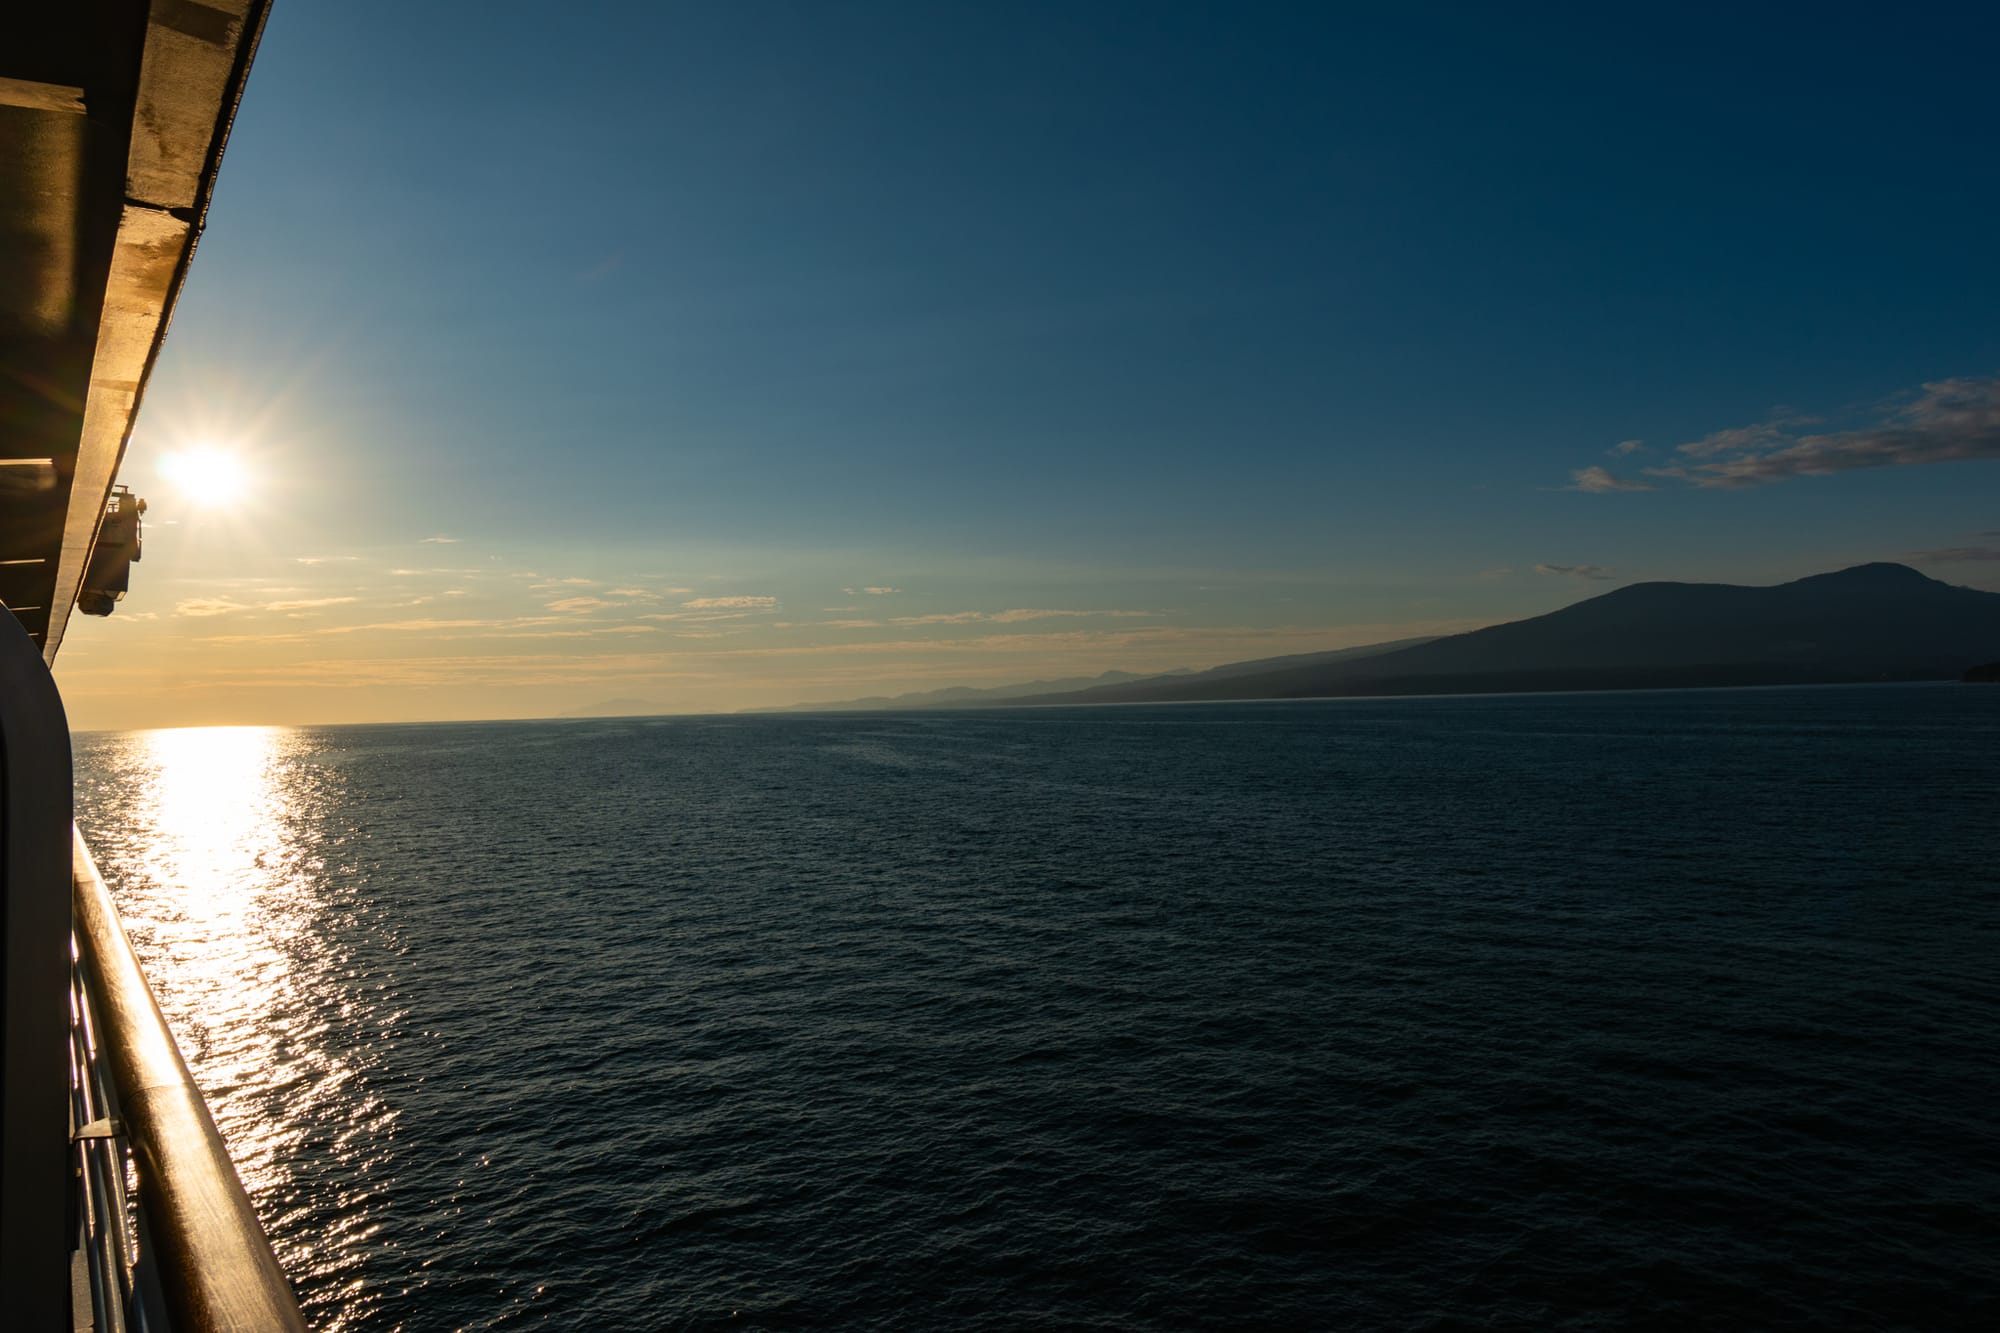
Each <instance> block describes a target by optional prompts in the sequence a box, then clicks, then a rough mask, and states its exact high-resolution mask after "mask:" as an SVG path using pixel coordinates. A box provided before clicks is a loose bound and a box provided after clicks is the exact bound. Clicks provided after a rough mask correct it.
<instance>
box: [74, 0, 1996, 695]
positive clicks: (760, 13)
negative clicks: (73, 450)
mask: <svg viewBox="0 0 2000 1333" xmlns="http://www.w3.org/2000/svg"><path fill="white" fill-rule="evenodd" d="M1996 36H2000V20H1996V19H1995V18H1994V17H1993V14H1992V11H1991V10H1989V9H1984V8H1981V7H1975V6H1969V5H1968V6H1960V7H1953V6H1921V7H1902V8H1897V9H1893V10H1891V9H1884V8H1881V7H1866V8H1864V7H1858V6H1857V7H1837V6H1821V7H1815V8H1814V9H1813V10H1812V11H1811V12H1810V13H1809V14H1808V13H1807V12H1805V11H1801V10H1799V9H1797V8H1796V7H1789V6H1769V7H1757V6H1742V5H1737V6H1728V7H1715V8H1695V7H1689V6H1674V7H1663V8H1660V9H1658V10H1653V11H1640V10H1629V11H1628V10H1627V9H1626V8H1624V7H1605V6H1590V7H1571V8H1556V7H1541V6H1505V7H1502V6H1488V5H1478V6H1444V5H1430V6H1397V7H1367V8H1362V7H1349V6H1335V5H1295V4H1294V5H1258V4H1235V5H1220V4H1216V5H1173V4H1166V3H1152V4H1132V5H1117V4H1097V3H1093V4H1076V3H1070V4H1007V5H970V4H941V3H934V4H908V5H902V4H852V5H834V4H803V3H801V4H757V3H729V4H700V5H681V4H629V5H628V4H598V5H592V4H577V5H568V6H548V5H537V6H518V5H507V4H490V5H480V6H476V7H475V6H464V7H459V8H457V9H453V8H452V7H449V6H402V5H384V4H343V5H310V4H302V3H281V4H279V5H278V6H277V7H276V12H275V13H274V15H273V17H272V19H271V22H270V26H269V29H268V31H267V34H266V37H265V41H264V44H263V48H262V50H261V51H260V53H259V56H258V61H257V65H256V68H255V70H254V72H253V74H252V78H251V82H250V88H249V91H248V94H247V96H246V97H245V99H244V103H243V107H242V111H241V114H240V116H239V119H238V122H237V127H236V131H235V134H234V136H233V138H232V140H231V142H230V145H229V150H228V156H227V158H226V160H225V163H224V168H223V173H222V181H221V185H220V187H219V189H218V192H217V196H216V201H215V205H214V209H213V212H212V215H211V219H210V225H209V230H208V233H207V235H206V237H205V238H204V240H203V241H202V244H201V247H200V250H199V251H198V254H197V258H196V262H195V266H194V269H193V273H192V276H191V279H190V282H189V285H188V288H187V291H186V294H185V296H184V298H183V301H182V304H181V307H180V310H179V312H178V314H177V316H176V319H175V323H174V328H173V331H172V335H171V336H170V338H169V340H168V343H167V346H166V350H165V352H164V354H163V356H162V358H161V361H160V364H159V368H158V371H157V375H156V378H155V381H154V385H153V388H152V390H151V393H150V395H149V398H148V401H147V405H146V409H145V412H144V413H143V415H142V417H141V422H140V426H139V429H138V432H137V433H136V435H135V438H134V442H133V448H132V453H131V456H130V459H129V461H128V465H127V469H126V479H127V480H130V481H132V482H134V484H135V485H136V486H137V487H138V488H139V489H140V490H141V491H142V492H143V493H145V494H147V495H148V497H149V499H150V500H152V503H153V510H152V513H151V515H150V526H149V529H148V546H147V556H146V560H145V562H144V563H143V564H142V566H141V567H140V569H139V570H138V571H136V576H135V582H134V592H133V594H132V596H131V598H130V599H128V601H127V603H126V605H125V606H124V607H123V608H121V610H120V612H119V614H118V616H116V617H114V618H113V619H112V620H110V621H107V622H101V623H100V622H96V621H91V622H83V623H80V624H78V625H77V626H76V627H75V628H74V629H73V631H72V633H71V636H70V638H69V640H68V641H67V642H66V644H65V647H64V650H63V653H62V661H61V666H60V668H59V675H62V676H63V677H64V680H65V690H66V692H67V694H68V696H69V697H70V699H71V704H72V709H73V710H74V711H76V712H78V713H79V717H78V718H77V721H78V723H79V725H91V724H92V723H93V722H95V723H96V724H99V725H143V724H146V723H148V722H152V721H163V722H164V721H314V720H329V721H331V720H364V719H368V718H378V717H379V718H406V717H407V718H414V717H456V716H506V715H525V714H535V713H548V712H558V711H562V710H563V709H564V708H568V707H576V706H580V705H583V704H588V703H590V702H592V701H593V700H595V699H597V698H601V697H605V696H606V695H615V696H620V697H634V698H642V699H646V700H649V701H651V702H655V703H657V704H658V705H659V706H660V707H662V708H671V709H676V710H679V709H688V710H705V709H716V708H730V707H737V706H743V705H746V704H755V703H775V702H787V701H790V700H793V699H801V698H825V699H832V698H840V697H849V696H851V695H854V694H860V693H871V692H876V691H877V690H878V689H886V690H891V691H893V690H898V689H919V688H925V687H928V686H930V685H934V684H945V683H973V684H981V683H998V682H1000V681H1003V680H1011V679H1022V678H1027V677H1032V676H1035V675H1037V674H1069V673H1071V672H1083V671H1098V670H1103V669H1107V668H1113V667H1118V668H1126V669H1135V670H1140V669H1154V668H1166V667H1172V666H1182V665H1195V666H1199V665H1208V664H1212V663H1214V662H1219V661H1223V660H1229V659H1231V658H1238V657H1247V656H1260V655H1267V654H1268V653H1275V652H1289V651H1301V650H1304V649H1306V648H1311V647H1315V646H1339V645H1341V644H1345V643H1355V642H1363V641H1366V640H1368V639H1369V638H1370V637H1375V638H1389V637H1396V636H1397V635H1398V634H1400V633H1402V632H1405V631H1408V632H1427V631H1435V630H1438V629H1449V628H1465V627H1470V626H1472V625H1475V624H1480V623H1488V622H1491V621H1494V620H1500V619H1509V618H1514V617H1518V616H1522V615H1529V614H1536V613H1539V612H1541V611H1545V610H1549V609H1552V608H1553V607H1555V606H1558V605H1562V604H1564V603H1566V602H1568V601H1571V600H1574V599H1575V598H1577V597H1579V596H1582V595H1587V594H1589V593H1592V592H1597V591H1602V590H1603V589H1605V588H1608V587H1612V586H1616V584H1617V583H1619V582H1624V581H1630V580H1635V579H1645V578H1686V579H1720V580H1730V581H1741V582H1772V581H1777V580H1780V579H1783V578H1787V577H1792V576H1796V575H1799V574H1804V573H1809V572H1814V571H1817V570H1820V569H1825V568H1831V567H1835V566H1838V565H1841V564H1848V563H1854V562H1858V561H1861V560H1867V559H1882V558H1907V557H1913V556H1917V555H1920V554H1921V553H1924V552H1940V551H1949V550H1957V551H1958V552H1959V554H1960V555H1961V556H1964V555H1967V554H1978V553H1981V552H1991V553H1994V554H2000V549H1996V548H2000V539H1995V538H1994V537H1993V536H1992V535H1991V534H1992V533H1993V531H1994V530H1995V529H2000V504H1996V503H1995V499H1996V494H2000V490H1996V481H2000V469H1996V466H1995V462H1994V460H1995V458H1996V457H2000V381H1996V378H1995V377H1996V376H2000V322H1996V321H1995V320H1994V318H1993V310H1994V308H1995V297H1996V295H2000V247H1996V246H1995V245H1994V244H1993V241H1992V236H1991V233H1992V227H1993V218H1994V217H1995V216H1996V213H2000V209H1996V204H2000V184H1996V180H1995V174H1994V173H1993V172H1992V171H1991V170H1990V167H1989V166H1988V159H1989V157H1990V155H1991V146H1992V143H1993V142H1994V137H1995V131H1996V129H2000V126H1996V123H1995V122H1996V115H1995V111H1994V99H1993V98H1992V96H1991V80H1990V69H1989V68H1988V67H1987V55H1988V53H1990V51H1991V50H1992V47H1993V40H1994V38H1995V37H1996ZM1939 384H1942V385H1945V386H1946V387H1945V388H1943V389H1941V390H1932V391H1928V392H1927V391H1926V390H1925V389H1924V387H1923V386H1925V385H1939ZM1730 432H1735V433H1733V434H1732V433H1730ZM1632 441H1636V442H1639V443H1638V444H1636V445H1629V446H1626V447H1625V449H1624V450H1623V451H1622V452H1621V451H1620V446H1621V444H1624V442H1632ZM202 442H207V443H212V444H214V445H216V446H217V447H221V448H225V449H229V450H232V451H235V452H238V453H240V454H242V455H243V456H244V457H245V459H246V460H247V461H248V463H249V465H250V466H251V467H252V468H253V470H254V471H255V473H256V476H257V488H256V492H255V497H254V503H252V504H250V505H248V506H245V507H243V508H241V509H238V510H235V511H228V512H222V511H216V510H205V509H201V508H199V507H197V506H196V505H194V504H192V503H190V502H186V501H184V500H180V499H178V498H177V497H176V496H175V495H174V493H173V492H172V489H171V487H170V486H169V485H167V484H166V483H165V482H163V481H162V480H160V478H159V476H158V468H159V463H160V460H162V459H164V458H165V457H166V456H167V455H169V454H171V453H173V452H175V451H177V450H185V449H186V448H188V447H189V446H190V445H193V444H197V443H202ZM1704 442H1706V443H1704ZM1689 445H1694V446H1696V448H1694V449H1686V448H1684V447H1683V446H1689ZM1926 460H1930V461H1926ZM1864 464H1865V465H1864ZM1588 469H1602V470H1603V471H1602V472H1601V473H1599V472H1591V471H1588ZM1724 482H1726V483H1731V484H1718V483H1724ZM1697 483H1703V484H1697ZM1579 484H1581V486H1582V487H1583V488H1582V489H1578V488H1577V487H1578V486H1579ZM1639 486H1645V487H1650V489H1645V490H1639V489H1620V488H1626V487H1639ZM1982 534H1985V535H1983V536H1982ZM440 537H443V538H450V539H451V540H450V541H426V540H425V539H427V538H440ZM446 557H448V558H446ZM1538 566H1541V567H1544V569H1546V570H1570V571H1582V572H1570V573H1560V572H1558V573H1550V572H1542V573H1537V572H1536V570H1537V567H1538ZM1925 567H1926V569H1927V570H1928V571H1929V572H1931V573H1933V574H1935V575H1937V576H1939V577H1943V578H1946V579H1948V580H1950V581H1953V582H1965V583H1972V584H1976V585H1981V586H1989V587H1994V586H2000V562H1996V561H1994V560H1992V559H1962V558H1961V559H1954V560H1939V559H1935V558H1933V559H1932V560H1930V562H1929V563H1927V564H1926V565H1925ZM397 571H403V572H400V573H399V572H397ZM868 587H877V588H889V589H894V590H895V591H894V592H883V593H873V594H870V593H865V592H857V593H851V594H850V593H845V592H842V591H841V590H842V589H844V588H857V589H858V588H868ZM614 590H623V593H622V594H621V595H616V596H613V595H607V594H610V593H612V592H613V591H614ZM676 590H678V591H676ZM336 599H343V600H336ZM730 599H734V600H735V602H736V603H738V604H733V605H727V606H723V605H716V606H691V605H689V604H690V603H701V602H716V601H727V600H730ZM314 602H316V603H319V604H318V605H315V606H306V605H303V604H305V603H314ZM557 603H563V604H567V607H566V609H560V610H558V609H552V605H553V604H557ZM586 603H588V604H587V605H586ZM442 606H449V607H450V608H452V611H453V613H452V614H451V615H443V614H440V613H439V608H440V607H442ZM279 608H282V609H279ZM855 608H859V609H855ZM1012 612H1049V613H1056V612H1061V613H1063V614H1061V615H1055V614H1050V615H1047V616H1042V617H1039V618H1038V617H1034V616H1025V615H1024V616H1020V617H1017V618H1014V619H995V617H999V616H1003V615H1006V614H1008V613H1012ZM1109 612H1123V613H1126V614H1123V615H1118V616H1112V615H1109V614H1107V613H1109ZM702 615H707V616H709V617H710V618H706V619H698V618H697V617H699V616H702ZM647 616H650V617H654V618H653V619H644V618H642V617H647ZM670 617H671V618H670ZM926 618H928V619H926ZM447 622H451V623H447ZM385 626H394V627H395V628H382V627H385ZM537 636H538V637H537ZM399 663H400V664H402V665H400V666H398V665H393V664H399ZM411 664H421V665H411ZM454 664H456V665H454ZM142 700H143V702H141V701H142Z"/></svg>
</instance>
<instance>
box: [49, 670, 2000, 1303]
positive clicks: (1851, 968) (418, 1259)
mask: <svg viewBox="0 0 2000 1333" xmlns="http://www.w3.org/2000/svg"><path fill="white" fill-rule="evenodd" d="M78 750H79V778H80V791H81V794H82V806H81V810H80V819H81V822H82V824H83V826H84V828H85V831H86V833H87V835H88V836H89V837H90V838H91V840H92V843H93V845H94V847H95V848H96V850H97V852H98V855H99V858H100V860H101V862H102V863H103V868H104V870H105V872H106V875H107V877H108V878H110V880H111V881H112V883H113V885H114V887H115V889H116V890H117V892H118V895H119V898H120V901H121V904H122V905H123V908H124V910H125V912H126V914H127V917H128V924H129V926H130V929H131V931H132V933H133V936H134V938H135V941H136V942H137V943H138V945H139V947H140V951H141V954H142V957H143V958H144V959H145V960H146V962H147V964H148V967H149V969H150V972H151V974H152V977H153V979H154V982H155V985H156V988H157V989H158V990H159V992H160V994H161V998H162V1003H163V1006H164V1007H165V1008H166V1010H167V1011H168V1014H169V1017H170V1019H171V1020H172V1022H173V1023H174V1025H175V1027H176V1030H177V1031H178V1033H179V1034H180V1037H181V1040H182V1043H183V1046H184V1048H185V1049H186V1051H187V1054H188V1056H189V1059H190V1062H191V1063H192V1064H193V1065H194V1067H195V1069H196V1072H197V1075H198V1076H199V1077H200V1079H201V1080H202V1082H203V1084H204V1086H205V1087H206V1088H207V1090H208V1092H209V1095H210V1097H211V1098H212V1100H213V1103H214V1106H215V1109H216V1113H217V1117H218V1120H219V1121H220V1122H221V1123H222V1125H223V1128H224V1131H225V1134H226V1135H227V1137H228V1138H229V1139H230V1141H231V1145H232V1149H233V1151H234V1152H235V1154H236V1156H237V1158H238V1161H239V1165H240V1168H241V1169H242V1171H243V1174H244V1176H245V1179H246V1183H247V1184H248V1185H249V1186H250V1188H251V1192H252V1194H253V1197H254V1198H255V1199H256V1201H257V1203H258V1206H259V1209H260V1211H261V1212H262V1214H263V1216H264V1217H265V1219H266V1220H267V1222H268V1224H269V1225H270V1227H271V1229H272V1231H273V1233H274V1235H275V1237H276V1239H277V1242H278V1245H279V1248H280V1251H281V1253H282V1255H283V1257H284V1258H285V1259H286V1261H287V1263H288V1265H289V1266H290V1268H291V1269H292V1271H293V1272H294V1273H295V1274H296V1275H297V1281H298V1285H299V1290H300V1293H301V1296H302V1297H303V1299H304V1302H305V1305H306V1307H307V1309H308V1313H309V1315H310V1317H311V1318H312V1319H313V1321H314V1322H315V1324H316V1325H317V1326H318V1327H320V1328H322V1329H357V1330H359V1329H367V1330H387V1329H407V1330H413V1331H415V1330H444V1329H503V1328H505V1329H549V1330H556V1329H564V1330H567V1329H583V1328H627V1329H653V1328H660V1329H680V1328H728V1329H758V1328H765V1329H808V1328H810V1329H870V1328H895V1329H923V1328H977V1329H1013V1328H1080V1329H1105V1330H1137V1329H1182V1328H1296V1329H1320V1328H1326V1329H1426V1328H1436V1329H1443V1328H1492V1329H1500V1328H1506V1329H1568V1328H1575V1329H1584V1328H1631V1327H1656V1328H1674V1329H1682V1328H1692V1327H1703V1328H1729V1329H1741V1328H1806V1327H1818V1328H1922V1329H1939V1328H1974V1327H1995V1326H2000V1064H1997V1063H1996V1050H2000V1040H1996V1039H2000V981H1996V964H2000V871H1996V861H1995V856H1994V845H1995V835H1996V833H2000V802H1996V791H2000V786H1996V779H2000V688H1994V689H1979V688H1972V687H1913V688H1867V689H1819V690H1776V691H1718V692H1706V693H1661V694H1624V695H1593V696H1564V697H1549V696H1544V697H1509V698H1491V697H1489V698H1479V699H1433V700H1397V701H1350V702H1332V703H1299V704H1264V705H1247V706H1228V705H1216V706H1201V707H1164V708H1138V709H1121V710H1066V711H1012V712H1001V713H968V714H904V715H877V716H856V715H846V716H827V717H796V716H793V717H722V718H692V719H663V720H646V721H590V722H539V723H504V724H486V725H439V726H411V727H341V728H326V729H300V730H284V729H275V730H267V729H249V730H237V731H183V732H154V733H134V734H120V735H97V736H86V737H82V738H80V739H79V743H78Z"/></svg>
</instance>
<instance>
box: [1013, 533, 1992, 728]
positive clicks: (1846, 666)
mask: <svg viewBox="0 0 2000 1333" xmlns="http://www.w3.org/2000/svg"><path fill="white" fill-rule="evenodd" d="M1996 657H2000V593H1991V592H1980V591H1978V590H1976V589H1972V588H1960V587H1954V586H1953V585H1951V584H1948V583H1941V582H1939V581H1938V580H1936V579H1932V578H1927V577H1925V576H1924V575H1922V574H1920V573H1918V572H1917V571H1916V570H1914V569H1911V568H1909V567H1908V566H1906V565H1897V564H1870V565H1857V566H1855V567H1853V568H1852V569H1843V570H1839V571H1837V572H1834V573H1830V574H1815V575H1813V576H1812V577H1810V578H1803V579H1798V580H1796V581H1794V582H1791V583H1783V584H1779V585H1777V586H1775V587H1768V588H1755V587H1741V586H1738V585H1735V584H1728V583H1635V584H1632V585H1630V586H1629V587H1624V588H1619V589H1616V590H1615V591H1612V592H1608V593H1605V594H1603V595H1602V596H1600V597H1592V598H1590V599H1588V600H1586V601H1582V602H1578V603H1576V604H1575V605H1573V606H1567V607H1564V608H1563V609H1562V610H1560V611H1552V612H1550V613H1549V614H1547V615H1544V616H1536V617H1534V618H1533V619H1530V620H1517V621H1512V622H1509V623H1508V624H1504V625H1491V626H1488V627H1487V628H1485V629H1480V630H1473V631H1472V632H1471V633H1469V634H1454V635H1451V636H1450V637H1448V638H1442V639H1434V640H1431V641H1430V642H1427V643H1421V644H1418V645H1416V646H1414V647H1407V648H1391V649H1390V650H1389V651H1383V652H1378V653H1374V654H1372V655H1367V656H1361V657H1358V658H1349V659H1345V660H1336V661H1325V662H1306V663H1303V664H1301V665H1296V666H1286V667H1278V668H1276V669H1273V670H1244V669H1241V668H1243V667H1244V666H1250V665H1256V664H1233V665H1232V666H1229V667H1219V668H1216V669H1215V670H1212V671H1206V672H1202V673H1200V674H1198V675H1191V676H1180V677H1175V678H1170V679H1155V680H1143V681H1136V682H1132V683H1128V684H1123V685H1109V686H1102V687H1099V688H1096V689H1090V690H1081V691H1073V692H1069V693H1064V694H1048V695H1039V696H1028V697H1025V698H1020V699H1015V700H1011V701H1010V702H1013V703H1019V704H1056V703H1060V704H1072V703H1077V704H1081V703H1142V702H1161V703H1164V702H1179V701H1192V700H1200V699H1296V698H1314V697H1331V696H1340V695H1369V694H1453V693H1481V692H1489V691H1499V690H1575V689H1643V688H1656V687H1671V686H1690V685H1783V684H1820V683H1826V684H1832V683H1838V682H1853V681H1876V680H1956V679H1958V678H1959V676H1960V675H1961V674H1962V673H1963V672H1964V671H1965V670H1966V668H1967V667H1968V666H1970V665H1972V664H1974V663H1978V662H1985V661H1991V660H1993V659H1994V658H1996Z"/></svg>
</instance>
